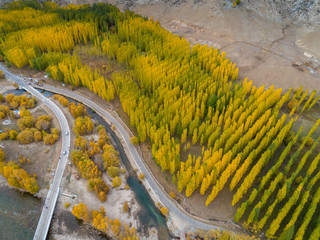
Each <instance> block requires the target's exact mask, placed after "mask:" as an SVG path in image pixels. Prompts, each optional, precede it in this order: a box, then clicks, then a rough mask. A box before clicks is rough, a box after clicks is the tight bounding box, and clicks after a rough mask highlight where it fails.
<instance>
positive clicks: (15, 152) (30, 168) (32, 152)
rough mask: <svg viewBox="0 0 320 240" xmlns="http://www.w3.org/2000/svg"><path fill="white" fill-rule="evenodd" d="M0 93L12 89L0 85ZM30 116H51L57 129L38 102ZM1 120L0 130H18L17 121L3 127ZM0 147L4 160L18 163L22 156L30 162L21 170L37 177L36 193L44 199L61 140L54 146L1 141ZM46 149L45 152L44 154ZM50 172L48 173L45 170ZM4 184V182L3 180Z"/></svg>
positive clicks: (5, 84) (53, 117)
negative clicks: (19, 157)
mask: <svg viewBox="0 0 320 240" xmlns="http://www.w3.org/2000/svg"><path fill="white" fill-rule="evenodd" d="M0 89H1V92H2V93H3V92H6V91H7V90H9V89H14V88H13V87H12V86H11V85H10V84H9V85H8V83H5V82H4V83H0ZM30 112H31V115H32V116H34V117H38V116H40V115H50V116H52V127H56V128H58V129H59V123H58V119H57V118H56V117H55V115H54V114H53V112H52V111H51V110H50V109H49V108H48V107H47V106H45V105H44V104H43V103H42V102H41V101H38V103H37V105H36V107H35V108H33V109H30ZM2 122H3V120H1V122H0V129H2V128H4V127H7V128H11V129H18V126H17V121H16V120H12V123H11V124H9V125H6V126H4V125H3V124H2ZM1 145H3V146H4V150H5V153H6V160H7V161H8V160H15V161H18V160H17V159H18V156H19V155H22V156H24V157H26V158H27V159H30V160H31V162H30V163H29V164H28V163H25V164H24V165H23V168H24V169H25V170H26V171H27V172H28V173H29V174H33V173H35V174H36V175H37V181H38V185H39V188H40V191H39V192H38V193H37V195H38V196H40V197H45V196H46V194H47V191H48V190H47V187H48V186H50V183H51V181H53V175H52V174H54V169H55V168H56V165H57V164H58V159H59V155H60V151H61V139H59V140H58V141H57V142H56V143H55V144H54V145H45V144H44V143H43V142H39V143H36V142H33V143H31V144H27V145H22V144H19V142H18V141H11V140H6V141H1ZM47 149H48V151H47V152H45V151H46V150H47ZM48 168H50V169H51V170H50V171H49V172H48V171H47V169H48ZM5 182H6V180H5Z"/></svg>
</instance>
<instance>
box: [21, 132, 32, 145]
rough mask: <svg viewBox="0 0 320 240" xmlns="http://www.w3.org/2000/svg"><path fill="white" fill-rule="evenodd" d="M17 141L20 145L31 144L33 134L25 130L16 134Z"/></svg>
mask: <svg viewBox="0 0 320 240" xmlns="http://www.w3.org/2000/svg"><path fill="white" fill-rule="evenodd" d="M17 140H18V141H19V142H20V143H21V144H28V143H32V142H33V132H32V131H31V130H30V129H25V130H23V131H21V132H20V133H19V134H18V136H17Z"/></svg>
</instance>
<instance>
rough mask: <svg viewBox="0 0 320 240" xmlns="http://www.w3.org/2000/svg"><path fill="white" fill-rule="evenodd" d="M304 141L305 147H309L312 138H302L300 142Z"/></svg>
mask: <svg viewBox="0 0 320 240" xmlns="http://www.w3.org/2000/svg"><path fill="white" fill-rule="evenodd" d="M304 141H306V146H311V145H312V143H313V138H312V137H302V138H301V142H304Z"/></svg>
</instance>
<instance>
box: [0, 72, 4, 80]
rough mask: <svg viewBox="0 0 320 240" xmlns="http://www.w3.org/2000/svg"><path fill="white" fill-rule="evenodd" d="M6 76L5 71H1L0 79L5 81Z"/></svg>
mask: <svg viewBox="0 0 320 240" xmlns="http://www.w3.org/2000/svg"><path fill="white" fill-rule="evenodd" d="M4 77H5V75H4V73H3V71H1V70H0V79H4Z"/></svg>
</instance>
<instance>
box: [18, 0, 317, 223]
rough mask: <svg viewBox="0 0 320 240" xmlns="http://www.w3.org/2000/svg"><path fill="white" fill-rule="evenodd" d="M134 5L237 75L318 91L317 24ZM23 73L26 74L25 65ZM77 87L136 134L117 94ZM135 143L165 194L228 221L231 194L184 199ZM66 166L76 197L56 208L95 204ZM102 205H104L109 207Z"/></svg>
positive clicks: (224, 11)
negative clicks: (214, 52) (210, 49)
mask: <svg viewBox="0 0 320 240" xmlns="http://www.w3.org/2000/svg"><path fill="white" fill-rule="evenodd" d="M133 10H134V11H135V12H136V13H139V14H142V15H145V16H153V18H154V20H156V19H159V21H160V23H161V25H162V26H163V27H164V28H166V29H168V30H169V31H171V32H173V33H175V34H177V35H180V36H183V37H184V38H186V39H187V40H188V41H189V42H190V43H191V44H193V45H194V44H197V43H199V44H207V45H209V46H214V47H217V48H219V49H221V51H225V52H226V53H227V57H229V58H230V59H231V60H232V61H233V62H235V63H236V64H237V66H238V67H239V70H240V71H239V72H240V78H241V79H243V78H245V77H248V79H249V80H253V82H254V84H255V85H256V86H261V85H263V84H265V86H266V88H268V87H270V86H271V85H272V84H273V85H275V87H277V88H283V89H284V90H287V89H289V88H297V87H299V86H300V85H303V86H304V89H316V90H318V91H320V67H319V58H320V42H319V41H315V39H319V37H320V28H319V27H309V28H302V27H297V26H294V25H283V24H281V23H278V22H273V21H269V20H266V19H263V18H262V17H259V16H255V15H253V14H252V13H251V12H250V11H247V10H244V9H217V8H215V7H214V6H212V7H210V6H208V5H203V6H201V5H198V6H194V5H192V4H189V3H187V4H185V6H184V7H183V8H175V7H168V6H166V5H165V4H163V3H155V4H153V5H145V6H137V7H135V8H134V9H133ZM103 61H104V60H103V59H101V58H98V59H96V62H98V63H97V64H98V65H99V66H100V65H101V64H102V63H103ZM25 73H28V70H27V71H25ZM23 74H24V72H23ZM33 74H34V72H33ZM26 75H30V73H29V74H26ZM55 84H56V83H55ZM77 91H79V92H81V93H82V94H85V95H86V96H87V97H90V98H91V99H93V100H95V101H97V102H99V103H102V104H104V105H105V106H106V108H111V109H114V110H116V112H117V113H118V115H119V116H120V117H121V119H122V120H123V121H124V123H125V124H126V125H127V126H128V127H129V128H130V130H131V131H132V132H133V133H135V131H134V129H132V128H131V127H130V121H129V118H128V117H127V115H126V114H125V113H124V112H123V109H122V107H121V104H120V102H119V100H118V99H115V100H113V101H112V102H111V104H110V103H107V102H106V101H104V100H102V99H101V98H99V97H98V96H96V95H94V94H93V93H90V92H89V90H87V89H84V88H81V89H77ZM140 148H141V150H142V153H143V157H144V159H145V160H146V162H147V163H148V165H149V167H150V169H151V171H152V172H153V175H154V176H156V177H157V180H158V181H159V182H160V183H161V184H162V185H163V186H164V189H165V190H166V191H167V193H169V192H170V191H173V192H175V193H176V194H177V198H176V199H177V202H178V203H180V204H181V205H182V207H183V208H184V209H186V210H187V211H188V212H190V213H191V214H194V215H197V216H200V217H202V218H205V219H210V220H216V222H217V223H218V222H220V223H221V225H222V226H224V225H228V223H229V222H230V221H232V216H233V215H234V213H235V210H236V208H235V207H231V199H232V193H230V192H229V191H228V190H223V191H222V192H221V193H220V194H219V195H218V197H217V198H216V199H215V201H214V202H213V203H212V204H211V205H210V206H209V207H206V206H205V205H204V203H205V200H206V198H207V195H208V193H207V194H205V195H204V196H201V195H200V194H199V191H195V192H194V194H193V195H192V196H191V197H189V198H186V197H185V194H184V192H182V193H178V192H177V190H176V187H175V186H174V185H173V183H172V181H171V176H170V174H169V173H162V172H161V169H160V168H159V167H158V166H156V164H155V162H154V161H153V160H152V157H151V148H150V143H144V144H141V145H140ZM66 170H67V171H66V173H65V176H66V180H65V183H64V184H65V189H66V190H65V191H66V192H68V193H77V194H78V199H77V200H72V201H71V200H69V199H62V198H60V201H59V205H58V206H60V208H61V204H62V203H64V202H65V201H69V202H71V203H72V205H73V204H75V203H77V202H79V201H80V200H81V201H85V203H87V204H88V205H89V206H92V207H93V208H97V206H100V205H99V202H96V201H98V200H97V199H96V197H95V196H93V194H92V193H88V192H87V190H86V189H85V186H86V185H85V184H86V183H85V182H83V183H82V181H83V180H80V181H76V180H75V179H74V177H73V175H72V174H71V169H70V170H68V169H66ZM68 179H69V180H68ZM67 181H70V182H67ZM68 185H69V187H68ZM71 186H72V187H71ZM68 189H69V190H68ZM70 189H72V191H70ZM120 192H122V191H117V193H116V194H119V193H120ZM109 194H110V193H109ZM109 194H108V197H109V198H110V199H109V198H108V200H107V202H108V201H109V200H110V202H111V204H112V203H114V202H113V200H112V199H113V198H112V196H109ZM111 194H112V192H111ZM129 196H130V194H129V195H128V193H125V194H124V195H123V197H129ZM127 200H128V199H127ZM107 205H108V203H107ZM107 205H106V206H105V208H106V209H108V206H107ZM109 206H112V205H109ZM117 208H118V206H117ZM107 211H108V210H107ZM120 217H124V216H120ZM124 218H125V217H124Z"/></svg>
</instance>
